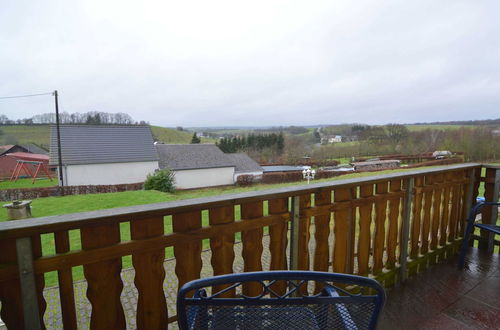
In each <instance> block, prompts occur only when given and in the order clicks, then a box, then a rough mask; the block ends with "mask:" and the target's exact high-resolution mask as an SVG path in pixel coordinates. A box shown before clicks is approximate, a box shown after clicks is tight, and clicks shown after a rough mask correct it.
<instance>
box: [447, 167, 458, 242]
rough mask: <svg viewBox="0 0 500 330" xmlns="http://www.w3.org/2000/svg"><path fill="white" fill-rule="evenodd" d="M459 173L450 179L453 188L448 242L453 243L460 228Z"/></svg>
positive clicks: (452, 174) (453, 174)
mask: <svg viewBox="0 0 500 330" xmlns="http://www.w3.org/2000/svg"><path fill="white" fill-rule="evenodd" d="M458 174H459V173H457V172H455V173H451V175H450V179H451V180H452V182H453V185H452V186H451V188H450V190H451V197H450V200H451V203H450V209H451V210H450V225H449V235H448V242H453V241H454V240H455V238H456V236H457V226H458V210H459V208H460V205H459V203H460V196H459V195H460V185H459V184H458V183H457V181H458V180H459V178H458V177H457V175H458Z"/></svg>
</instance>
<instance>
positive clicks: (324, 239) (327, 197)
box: [314, 190, 332, 272]
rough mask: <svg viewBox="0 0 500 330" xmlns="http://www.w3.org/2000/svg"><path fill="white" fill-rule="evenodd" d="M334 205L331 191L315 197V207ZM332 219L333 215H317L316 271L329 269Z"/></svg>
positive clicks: (315, 218)
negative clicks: (329, 240)
mask: <svg viewBox="0 0 500 330" xmlns="http://www.w3.org/2000/svg"><path fill="white" fill-rule="evenodd" d="M331 203H332V192H331V190H326V191H321V192H318V193H316V194H315V195H314V205H315V206H325V205H330V204H331ZM330 218H331V214H330V213H328V214H324V215H316V216H315V217H314V225H315V228H314V238H315V240H316V249H315V250H314V270H315V271H319V272H327V271H328V267H329V260H330V256H329V254H330V253H329V249H330V248H329V246H328V237H329V236H330Z"/></svg>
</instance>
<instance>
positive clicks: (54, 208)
mask: <svg viewBox="0 0 500 330" xmlns="http://www.w3.org/2000/svg"><path fill="white" fill-rule="evenodd" d="M404 171H408V170H407V169H406V170H405V169H400V170H387V171H380V172H376V173H370V172H367V173H354V174H348V175H343V176H340V177H336V178H330V179H322V180H314V182H326V181H335V180H339V179H348V178H353V177H363V176H370V175H374V174H376V175H379V174H383V173H394V172H404ZM303 184H304V182H293V183H285V184H273V185H264V184H259V185H254V186H251V187H222V188H205V189H197V190H189V191H178V192H176V193H173V194H170V193H162V192H159V191H154V190H148V191H145V190H139V191H127V192H119V193H106V194H89V195H74V196H64V197H47V198H38V199H34V200H33V203H32V213H33V216H35V217H44V216H53V215H61V214H68V213H77V212H85V211H95V210H101V209H109V208H116V207H124V206H132V205H143V204H151V203H159V202H167V201H173V200H180V199H190V198H198V197H208V196H217V195H222V194H232V193H239V192H245V191H257V190H264V189H271V188H277V187H284V186H294V185H303ZM266 204H267V203H266ZM266 204H265V205H264V210H265V211H266V210H267V205H266ZM266 213H267V212H266ZM235 217H236V220H239V219H240V212H239V207H238V208H236V212H235ZM6 220H7V211H6V209H3V208H2V209H0V222H1V221H6ZM202 224H203V226H206V225H208V211H203V212H202ZM120 229H121V239H122V241H127V240H130V231H129V224H128V223H122V224H121V225H120ZM171 231H172V220H171V217H169V216H168V217H165V233H169V232H171ZM236 238H237V239H238V240H239V238H240V235H239V233H238V234H237V235H236ZM70 242H71V250H79V249H81V245H80V231H79V230H71V231H70ZM208 246H209V242H208V240H204V241H203V248H208ZM42 251H43V254H44V255H52V254H54V253H55V245H54V235H53V234H44V235H42ZM166 257H167V258H168V257H173V250H172V248H166ZM131 266H132V262H131V257H130V256H127V257H123V268H128V267H131ZM73 274H74V279H75V280H80V279H83V268H82V267H81V266H79V267H75V268H73ZM45 277H46V285H47V286H53V285H56V284H57V273H56V272H51V273H46V274H45Z"/></svg>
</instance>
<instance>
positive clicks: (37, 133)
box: [0, 125, 50, 150]
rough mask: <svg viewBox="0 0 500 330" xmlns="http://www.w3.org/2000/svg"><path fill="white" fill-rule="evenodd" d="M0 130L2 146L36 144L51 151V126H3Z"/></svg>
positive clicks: (0, 143)
mask: <svg viewBox="0 0 500 330" xmlns="http://www.w3.org/2000/svg"><path fill="white" fill-rule="evenodd" d="M0 130H1V131H2V132H3V134H2V135H0V145H4V144H27V143H35V144H37V145H39V146H40V147H42V148H45V149H47V150H48V149H49V144H50V128H49V125H30V126H27V125H2V126H0Z"/></svg>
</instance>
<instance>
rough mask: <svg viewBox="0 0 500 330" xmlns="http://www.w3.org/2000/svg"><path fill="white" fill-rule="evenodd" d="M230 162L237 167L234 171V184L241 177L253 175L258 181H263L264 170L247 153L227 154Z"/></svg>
mask: <svg viewBox="0 0 500 330" xmlns="http://www.w3.org/2000/svg"><path fill="white" fill-rule="evenodd" d="M226 157H228V159H229V161H230V162H232V163H234V165H235V166H236V168H235V170H234V182H236V181H237V179H238V177H239V176H240V175H252V176H254V177H255V178H256V179H262V173H263V169H262V167H260V165H259V164H257V162H256V161H255V160H253V159H252V158H250V157H248V155H247V154H245V153H236V154H226Z"/></svg>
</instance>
